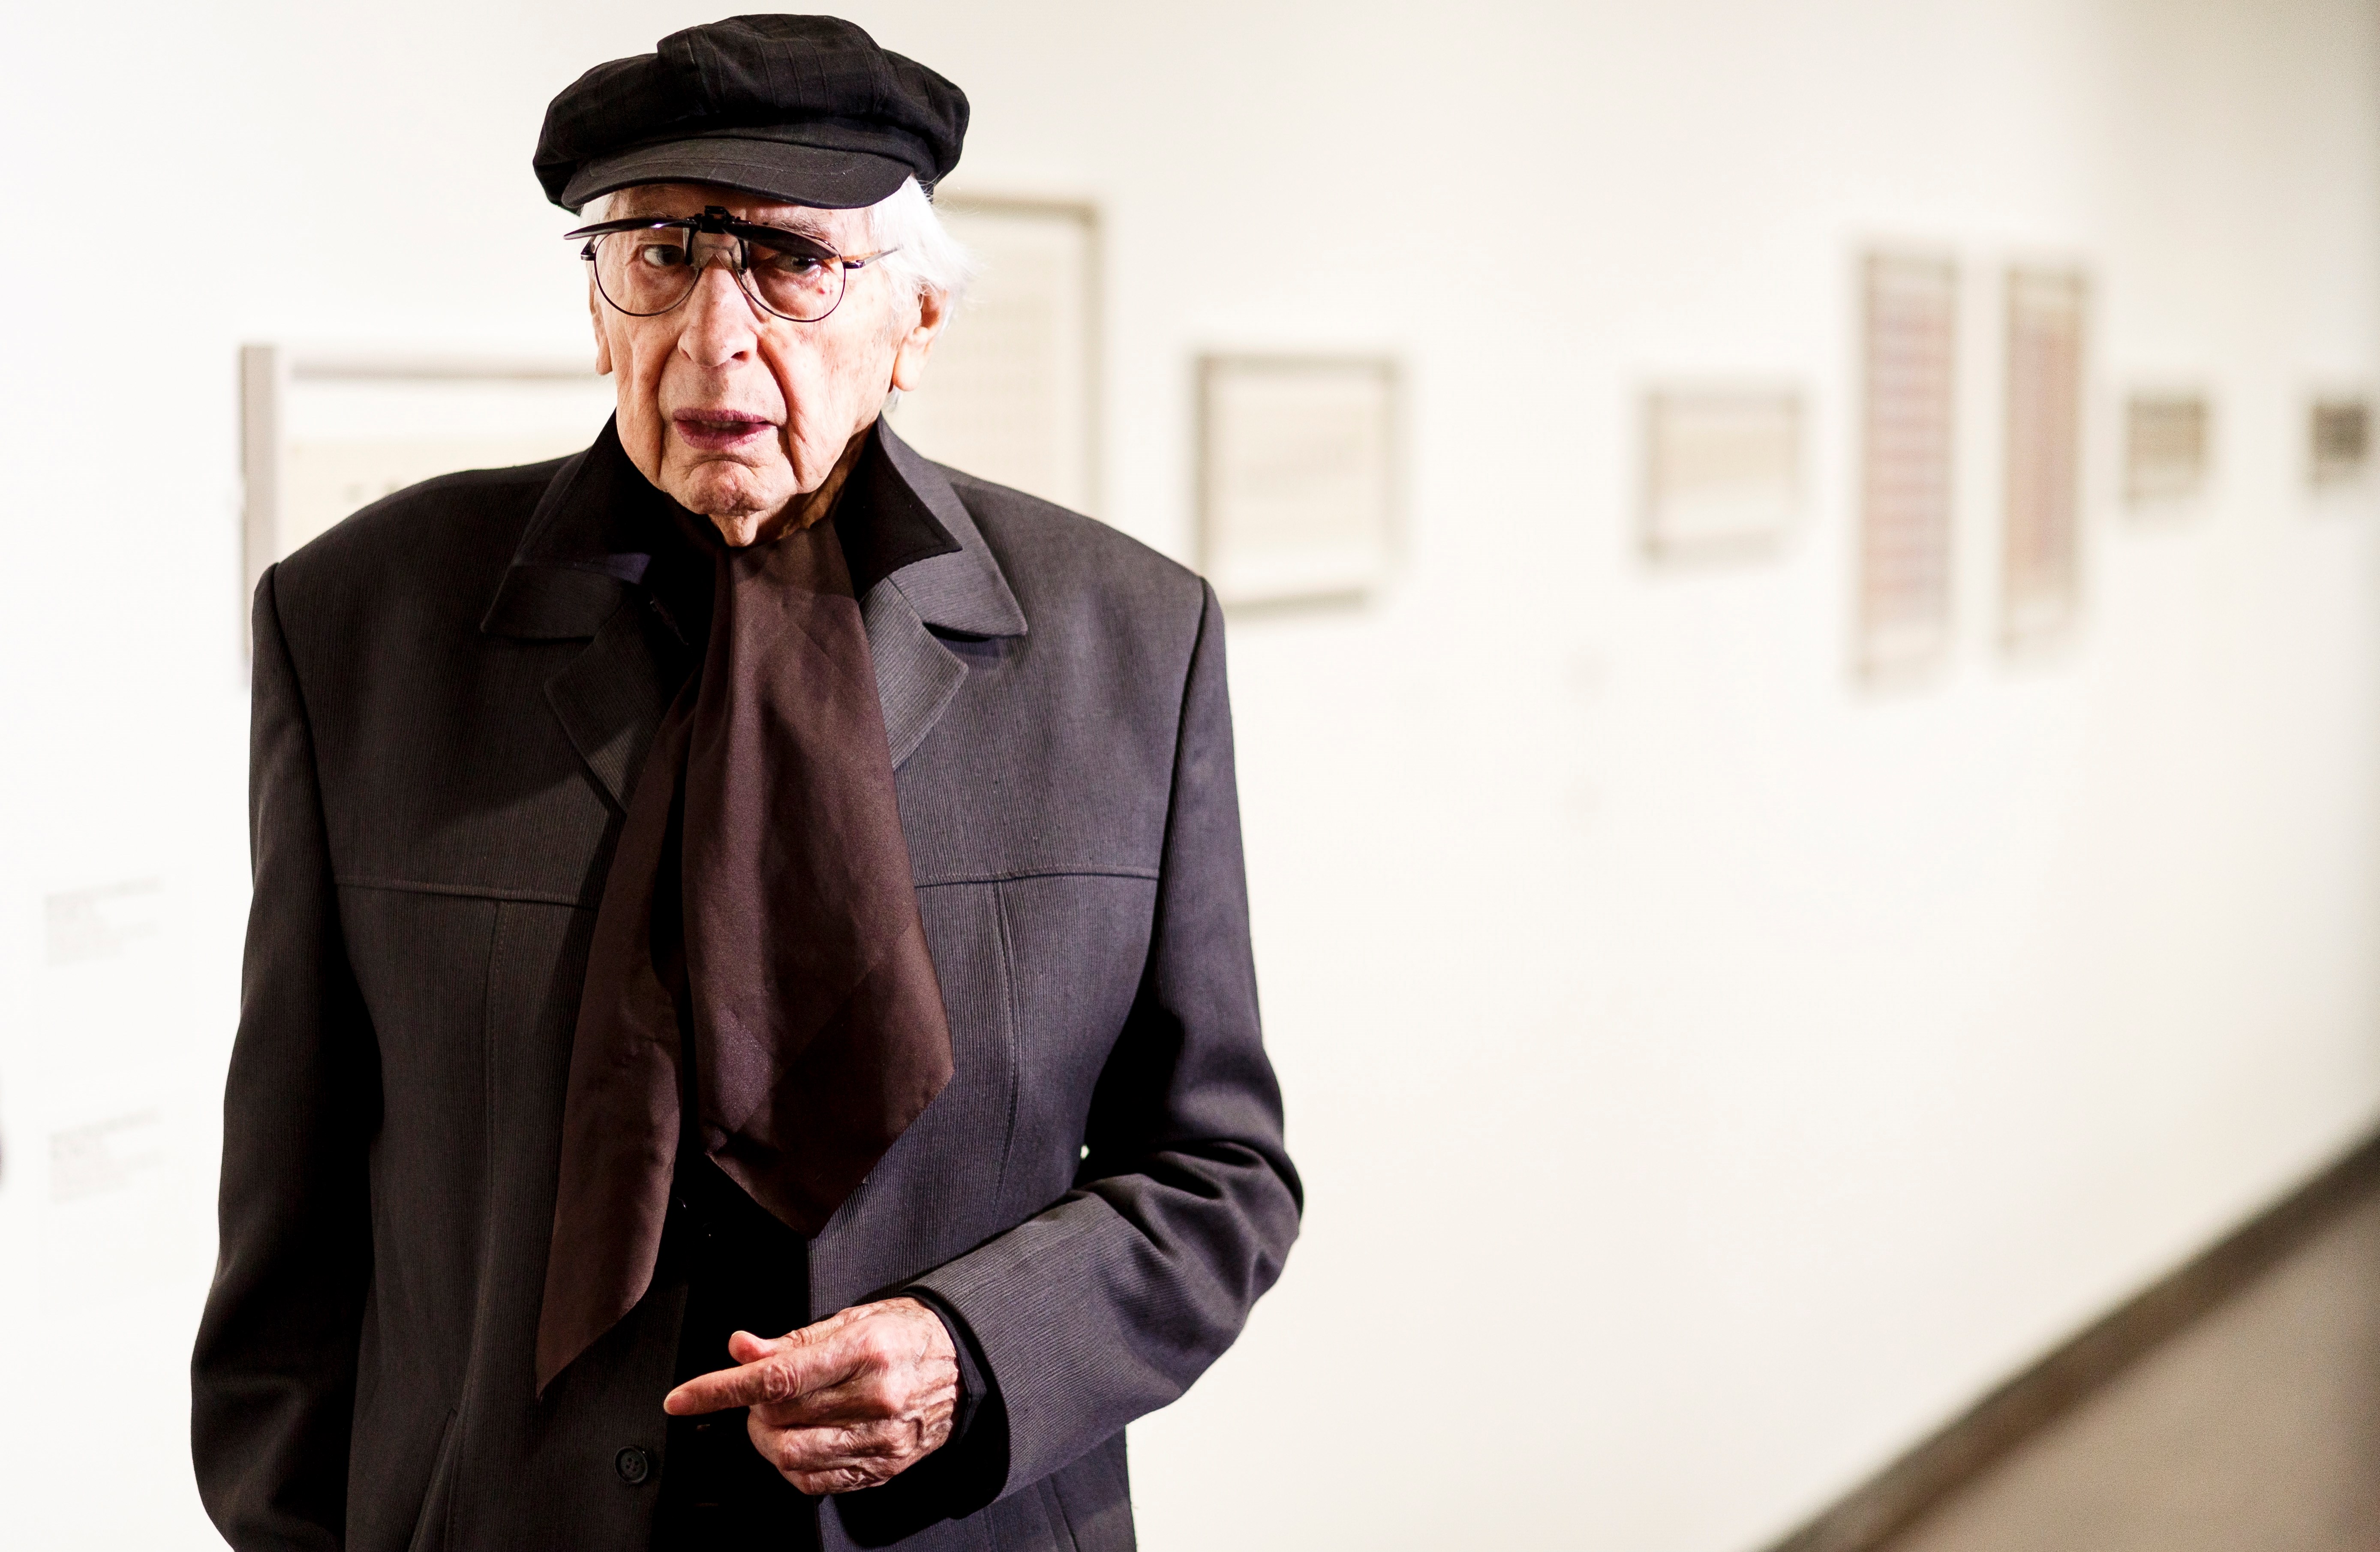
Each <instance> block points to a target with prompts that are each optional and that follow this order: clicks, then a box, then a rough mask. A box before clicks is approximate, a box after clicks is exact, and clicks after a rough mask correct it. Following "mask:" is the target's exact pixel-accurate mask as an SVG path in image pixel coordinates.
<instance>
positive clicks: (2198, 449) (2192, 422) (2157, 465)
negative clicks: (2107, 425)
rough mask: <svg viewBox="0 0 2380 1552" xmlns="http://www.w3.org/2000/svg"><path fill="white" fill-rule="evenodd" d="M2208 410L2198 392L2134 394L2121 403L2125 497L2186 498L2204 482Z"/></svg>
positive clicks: (2139, 500) (2149, 499) (2144, 500)
mask: <svg viewBox="0 0 2380 1552" xmlns="http://www.w3.org/2000/svg"><path fill="white" fill-rule="evenodd" d="M2212 420H2213V413H2212V411H2210V410H2209V409H2208V407H2207V403H2206V397H2205V395H2204V394H2146V393H2143V394H2133V395H2132V396H2131V398H2130V399H2129V400H2127V401H2126V402H2125V405H2124V499H2125V500H2126V501H2128V502H2131V503H2134V504H2136V505H2137V504H2146V503H2155V502H2173V501H2182V500H2187V499H2189V498H2191V497H2193V496H2196V495H2198V494H2200V493H2201V492H2202V491H2204V489H2205V486H2206V466H2207V451H2208V448H2207V444H2208V442H2209V439H2210V427H2211V422H2212Z"/></svg>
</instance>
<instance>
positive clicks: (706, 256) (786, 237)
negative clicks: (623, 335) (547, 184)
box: [563, 205, 892, 323]
mask: <svg viewBox="0 0 2380 1552" xmlns="http://www.w3.org/2000/svg"><path fill="white" fill-rule="evenodd" d="M563 235H564V236H570V237H585V238H586V239H587V246H586V247H585V248H583V249H579V251H578V256H579V257H580V258H581V259H584V260H586V261H588V262H589V264H591V265H593V266H594V267H595V288H596V289H597V290H598V291H601V293H602V294H603V299H604V300H605V301H607V302H609V303H611V304H612V305H613V307H615V308H617V309H619V310H620V311H622V312H625V313H626V314H628V315H629V316H630V317H633V318H651V317H654V316H656V315H658V314H661V313H664V312H667V311H669V310H670V309H672V308H674V307H676V306H677V305H678V304H679V303H681V302H683V301H685V300H686V298H687V297H691V296H693V295H694V287H695V285H696V283H697V282H698V281H700V280H701V278H702V272H703V271H704V270H705V269H706V268H708V267H709V266H710V265H711V264H713V263H715V262H720V261H724V262H725V263H726V265H727V273H730V274H732V275H734V276H735V284H736V285H738V286H740V287H742V288H743V291H744V295H745V296H747V297H750V298H751V299H752V302H753V305H754V306H756V307H758V308H759V309H761V310H762V311H764V312H767V313H770V314H771V315H772V316H774V317H778V318H783V319H787V320H790V321H793V322H795V323H815V322H817V321H819V320H820V319H822V318H824V317H825V316H826V315H827V314H828V313H831V312H832V311H833V310H834V309H835V307H836V306H837V304H839V303H840V302H842V300H843V293H844V285H845V281H844V276H845V275H846V274H847V273H849V272H851V271H853V270H856V269H861V268H864V267H865V266H867V265H868V264H872V263H874V262H875V261H877V260H879V259H881V258H883V257H884V255H885V254H887V253H890V252H892V249H889V248H888V249H880V250H879V251H877V252H875V253H869V254H864V255H862V256H860V257H858V258H856V259H855V258H850V257H847V256H846V255H844V254H840V253H837V252H836V251H835V250H834V249H831V248H829V247H827V246H826V245H825V244H823V243H820V242H819V241H817V240H816V239H814V238H811V237H806V236H802V235H801V234H800V233H799V232H788V231H786V230H785V229H784V228H783V227H782V226H762V225H759V224H755V223H753V222H749V221H738V220H736V219H735V217H734V216H732V215H730V214H728V213H727V207H726V206H724V205H710V206H707V207H706V208H705V209H704V210H703V212H702V213H701V214H700V215H685V216H678V217H676V218H674V219H668V220H663V219H656V218H654V217H651V216H631V217H628V218H627V219H625V220H623V221H599V222H597V223H596V224H593V225H591V226H581V227H579V228H578V229H577V231H575V232H566V233H565V234H563Z"/></svg>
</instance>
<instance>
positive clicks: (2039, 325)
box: [2000, 265, 2091, 647]
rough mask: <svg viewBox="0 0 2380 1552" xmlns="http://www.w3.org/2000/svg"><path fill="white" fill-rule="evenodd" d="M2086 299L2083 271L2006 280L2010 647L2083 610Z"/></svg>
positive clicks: (2003, 595)
mask: <svg viewBox="0 0 2380 1552" xmlns="http://www.w3.org/2000/svg"><path fill="white" fill-rule="evenodd" d="M2090 297H2091V286H2090V281H2089V279H2088V278H2087V277H2086V276H2085V275H2084V274H2083V273H2082V272H2081V271H2080V270H2075V269H2067V268H2044V267H2034V266H2029V265H2018V266H2014V267H2011V268H2010V270H2009V272H2008V275H2007V284H2006V292H2005V301H2006V304H2007V327H2008V372H2007V380H2006V384H2005V388H2006V415H2007V420H2006V430H2005V443H2004V463H2003V466H2002V478H2003V486H2002V491H2003V502H2002V527H2001V542H2000V633H2001V639H2002V641H2003V643H2004V644H2005V645H2008V646H2010V647H2017V646H2022V645H2023V644H2025V643H2028V642H2032V641H2034V640H2038V639H2040V638H2042V637H2048V636H2054V635H2056V634H2058V633H2059V632H2061V631H2063V630H2064V629H2066V627H2067V626H2069V625H2070V624H2072V623H2073V620H2074V618H2075V615H2076V613H2077V612H2078V611H2079V610H2080V608H2081V605H2082V596H2083V400H2084V381H2085V379H2084V366H2085V358H2086V352H2087V349H2088V342H2089V322H2090Z"/></svg>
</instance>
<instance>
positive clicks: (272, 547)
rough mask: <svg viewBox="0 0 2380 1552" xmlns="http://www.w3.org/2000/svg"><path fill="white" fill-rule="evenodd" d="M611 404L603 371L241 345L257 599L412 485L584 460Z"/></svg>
mask: <svg viewBox="0 0 2380 1552" xmlns="http://www.w3.org/2000/svg"><path fill="white" fill-rule="evenodd" d="M612 407H613V389H612V383H611V381H610V380H609V379H608V378H601V377H598V376H596V375H595V370H594V366H593V363H592V361H591V360H572V359H566V358H565V359H554V360H531V359H517V358H471V357H426V356H419V357H405V356H393V355H391V356H383V355H340V354H333V353H329V352H309V351H300V350H292V349H289V348H287V347H285V346H273V345H250V346H243V347H242V348H241V350H240V419H241V441H242V444H243V445H242V449H241V453H242V457H241V464H242V470H243V473H244V474H245V476H246V481H247V486H248V492H247V503H246V505H247V518H246V521H247V553H248V588H249V592H250V593H253V592H254V591H255V589H256V582H257V578H259V577H260V576H263V575H264V568H265V567H266V566H269V565H271V564H273V562H275V561H278V560H280V559H281V558H282V557H283V556H285V555H286V554H288V553H289V552H291V551H293V550H295V549H297V547H298V546H299V545H301V544H304V543H305V542H306V541H307V540H310V539H312V538H314V537H315V536H316V535H317V534H320V533H322V531H323V530H324V529H326V528H329V527H331V526H332V525H333V524H334V523H336V522H338V521H339V520H340V519H341V518H343V517H345V516H346V515H348V514H349V513H352V512H354V511H355V510H356V509H357V508H358V507H362V506H368V505H370V503H373V502H376V501H378V500H379V499H380V498H381V497H383V496H385V495H388V494H390V493H391V492H393V491H401V490H403V489H404V488H405V487H406V486H407V485H412V484H416V483H418V482H419V481H421V480H424V479H430V478H431V476H433V475H440V474H451V473H453V472H454V471H455V470H456V469H468V468H503V467H508V466H511V465H514V464H533V463H538V462H540V461H541V460H543V459H547V458H554V457H561V456H563V455H566V454H571V453H576V452H577V451H578V450H579V449H581V448H583V447H585V446H586V445H587V444H588V443H591V442H593V441H594V440H595V436H596V433H597V432H599V431H601V430H602V429H603V422H604V420H605V419H606V418H608V417H609V416H610V415H611V413H612Z"/></svg>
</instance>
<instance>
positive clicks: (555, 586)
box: [480, 420, 1026, 641]
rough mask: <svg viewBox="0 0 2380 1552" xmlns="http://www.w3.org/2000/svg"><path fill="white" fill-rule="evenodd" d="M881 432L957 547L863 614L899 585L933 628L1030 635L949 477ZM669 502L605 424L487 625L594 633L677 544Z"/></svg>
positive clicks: (547, 505) (549, 507)
mask: <svg viewBox="0 0 2380 1552" xmlns="http://www.w3.org/2000/svg"><path fill="white" fill-rule="evenodd" d="M875 434H876V438H877V443H878V447H879V449H880V451H881V452H882V454H883V455H884V456H883V461H884V463H885V464H886V465H887V466H889V467H890V468H891V469H892V471H893V472H894V473H895V474H897V475H898V476H899V477H900V480H901V483H902V484H903V485H904V486H905V491H903V492H901V494H903V495H905V496H906V497H908V498H909V499H911V500H914V501H915V502H917V503H918V504H920V505H921V506H923V508H924V509H925V511H926V512H927V513H928V514H930V515H931V520H932V521H933V522H934V523H936V524H939V525H940V526H941V530H942V532H943V533H945V534H946V535H948V536H949V539H950V540H951V545H950V546H937V547H935V548H934V550H933V552H930V553H927V554H924V555H922V556H920V557H919V558H917V559H914V560H908V561H906V562H904V563H902V564H896V565H895V566H894V567H893V568H892V570H891V571H890V572H889V573H888V574H887V575H886V576H884V577H883V578H882V579H881V580H880V581H878V582H877V583H876V584H874V585H873V586H872V587H870V588H868V596H867V597H866V598H864V599H862V600H860V601H861V608H862V609H863V611H865V610H868V608H869V607H870V606H871V605H873V604H875V603H876V602H877V600H879V599H880V596H881V595H882V594H883V593H884V590H885V589H886V588H892V590H893V591H894V592H896V593H897V594H898V595H899V596H900V598H901V600H903V601H904V602H905V604H906V606H907V612H913V613H915V614H916V615H917V618H918V620H919V621H920V622H921V623H922V624H925V625H926V626H928V627H929V628H930V629H933V630H938V631H943V632H947V633H949V634H952V635H955V636H971V637H1010V636H1023V635H1024V634H1026V624H1025V612H1024V610H1023V609H1021V608H1019V607H1018V605H1017V602H1016V595H1015V593H1014V591H1012V590H1011V589H1010V588H1009V586H1008V578H1007V577H1006V576H1004V575H1003V574H1002V571H1001V569H1000V563H999V562H997V561H995V560H994V559H992V555H991V549H990V546H989V545H987V544H986V543H985V542H984V540H983V535H982V533H981V532H980V531H979V530H978V529H977V527H976V526H975V520H974V519H973V518H972V517H970V516H969V515H968V514H967V509H966V507H965V504H964V503H961V502H960V500H959V497H958V492H957V491H955V490H954V489H953V488H952V485H951V481H950V477H949V476H948V475H947V474H945V473H944V472H943V471H942V468H941V466H940V465H938V464H934V463H930V462H929V461H928V460H926V459H925V458H923V457H921V456H919V455H918V454H917V451H916V450H915V449H913V448H912V447H910V446H909V444H908V443H905V442H903V441H902V440H901V439H900V437H899V436H897V435H896V434H894V432H893V430H892V427H890V426H888V425H886V424H885V423H884V422H883V421H881V420H879V421H878V422H877V423H876V433H875ZM668 500H669V498H668V497H666V496H664V495H662V493H661V492H660V491H657V490H655V489H654V488H653V486H652V485H651V483H650V481H648V480H647V479H645V477H644V476H643V474H642V473H640V472H638V470H637V467H636V465H635V464H633V463H631V462H630V461H629V459H628V455H627V450H626V449H625V448H623V447H622V446H621V445H620V435H619V429H618V425H617V422H616V421H606V422H605V423H604V426H603V430H602V432H601V434H600V435H598V436H597V437H596V439H595V441H594V443H593V444H592V445H591V446H589V448H588V449H587V450H586V451H585V452H583V453H580V454H578V455H577V456H575V457H572V458H570V459H567V460H565V462H564V464H563V465H562V467H561V468H559V469H558V470H556V471H555V473H554V477H553V480H552V481H551V482H550V483H548V484H547V486H546V488H545V493H544V495H543V496H542V497H540V499H539V501H538V503H537V507H536V510H535V511H533V512H532V513H531V514H530V515H529V520H528V527H526V528H525V529H524V530H523V531H522V534H521V540H520V544H519V546H518V547H517V548H516V550H515V552H514V554H513V560H512V564H511V565H510V566H509V567H507V568H506V569H505V572H504V577H503V579H502V581H500V582H499V583H498V584H497V587H496V594H495V597H494V598H493V599H492V600H490V602H489V605H488V612H487V613H486V615H485V616H484V617H483V618H482V619H481V621H480V629H481V630H482V631H484V632H486V633H487V634H489V635H491V636H503V637H512V638H514V639H516V640H522V641H569V640H584V639H587V638H589V637H593V636H594V635H595V634H596V632H597V631H598V630H600V629H601V626H602V624H603V622H604V621H605V620H607V619H609V618H610V617H611V615H612V613H613V611H615V610H617V609H618V608H619V606H620V604H621V602H622V601H623V600H625V598H626V597H627V596H628V594H629V593H630V592H631V591H632V590H633V589H635V588H637V587H638V586H639V585H640V584H642V583H643V581H644V580H645V575H646V572H647V571H648V570H649V569H650V567H651V565H652V564H653V560H654V556H655V553H656V547H657V546H662V545H670V544H673V543H674V542H675V536H674V534H672V533H671V531H670V522H669V517H668V513H667V507H666V505H665V504H664V503H667V502H668Z"/></svg>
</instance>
